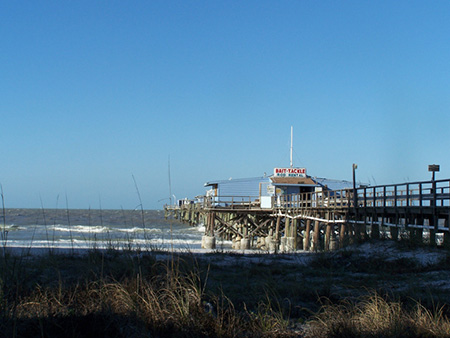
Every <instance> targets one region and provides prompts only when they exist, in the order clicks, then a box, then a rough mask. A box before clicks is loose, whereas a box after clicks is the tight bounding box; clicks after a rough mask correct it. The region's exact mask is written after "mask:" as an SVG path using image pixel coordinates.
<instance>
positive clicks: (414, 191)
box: [202, 179, 450, 210]
mask: <svg viewBox="0 0 450 338" xmlns="http://www.w3.org/2000/svg"><path fill="white" fill-rule="evenodd" d="M354 194H356V198H354ZM263 199H265V203H263ZM267 199H269V202H267ZM355 203H356V204H355ZM202 205H203V207H204V208H208V209H209V208H227V209H289V210H305V209H317V208H321V209H340V210H343V209H354V208H355V207H356V208H358V209H360V208H380V207H381V208H399V207H419V208H421V207H450V179H446V180H436V181H423V182H410V183H401V184H389V185H379V186H366V187H358V188H356V189H355V190H353V189H342V190H329V191H327V190H324V191H315V192H306V193H300V194H291V195H279V196H270V197H269V196H219V197H217V196H216V197H213V196H209V197H204V199H203V201H202Z"/></svg>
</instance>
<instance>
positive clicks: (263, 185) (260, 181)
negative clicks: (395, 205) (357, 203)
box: [205, 168, 353, 208]
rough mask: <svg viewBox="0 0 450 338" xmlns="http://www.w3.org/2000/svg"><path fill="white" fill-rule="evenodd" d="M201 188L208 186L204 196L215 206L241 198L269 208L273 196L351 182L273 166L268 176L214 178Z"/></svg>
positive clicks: (343, 186) (348, 185)
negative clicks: (272, 171)
mask: <svg viewBox="0 0 450 338" xmlns="http://www.w3.org/2000/svg"><path fill="white" fill-rule="evenodd" d="M205 187H206V188H208V190H207V191H206V196H207V197H210V198H211V199H212V200H213V201H214V202H215V205H216V206H218V205H222V206H227V205H228V204H230V203H234V202H238V201H241V202H248V203H249V204H251V203H260V205H261V207H262V208H270V207H272V204H271V203H272V201H273V200H274V199H273V197H282V196H288V195H297V194H302V193H312V192H320V191H324V190H326V191H335V190H336V191H337V190H343V189H351V188H352V187H353V183H352V182H349V181H343V180H333V179H326V178H317V177H311V176H308V175H306V169H305V168H275V169H274V174H273V175H271V176H266V175H265V176H262V177H250V178H239V179H232V178H230V179H228V180H215V181H209V182H206V183H205Z"/></svg>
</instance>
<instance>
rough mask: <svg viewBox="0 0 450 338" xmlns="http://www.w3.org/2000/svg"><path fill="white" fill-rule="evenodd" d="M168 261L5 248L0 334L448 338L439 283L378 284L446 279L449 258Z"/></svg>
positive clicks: (336, 256) (130, 255)
mask: <svg viewBox="0 0 450 338" xmlns="http://www.w3.org/2000/svg"><path fill="white" fill-rule="evenodd" d="M157 257H160V258H158V259H157ZM164 257H165V258H161V256H157V254H155V253H152V252H146V253H136V252H130V251H113V250H110V251H99V250H94V251H92V252H90V253H89V254H86V255H84V256H71V255H58V254H54V253H49V254H48V255H46V256H42V257H26V256H10V255H3V256H2V257H0V258H1V259H0V332H1V334H0V335H3V336H5V337H67V338H69V337H95V338H101V337H302V336H303V337H450V321H449V320H448V317H447V316H448V315H449V313H450V312H449V311H448V307H447V306H435V305H434V304H438V303H441V304H445V300H446V299H448V292H447V293H444V291H445V290H444V289H443V290H440V291H442V292H443V293H442V294H441V295H440V298H436V292H432V291H433V290H434V291H439V290H438V289H430V293H429V294H430V297H429V298H425V297H423V298H422V296H425V295H426V294H425V293H423V292H422V291H423V290H422V291H421V293H420V295H421V296H420V297H418V296H417V295H418V294H414V293H411V292H410V291H411V290H415V289H414V288H413V287H406V288H405V289H404V291H401V292H397V293H393V292H392V293H389V292H388V291H386V290H385V291H382V290H383V289H381V288H380V287H379V286H380V285H387V287H388V288H391V287H392V286H393V285H394V284H393V283H394V281H395V283H404V282H405V281H409V282H410V283H412V284H414V285H413V286H414V287H416V288H417V290H421V289H420V288H419V284H416V283H417V280H416V281H411V279H412V278H416V279H420V280H422V279H423V280H425V279H426V278H433V279H432V281H434V280H435V279H434V278H435V277H439V279H438V280H441V279H440V278H442V277H445V276H448V274H447V272H446V271H447V270H448V267H449V265H448V262H447V263H445V262H446V261H439V262H437V263H436V264H435V265H427V266H421V265H417V264H416V263H414V262H415V261H412V260H411V261H405V260H391V261H388V263H386V264H385V265H384V266H383V260H384V258H383V257H377V258H374V257H371V258H370V259H367V258H364V257H360V256H358V255H356V254H355V253H351V252H347V251H346V252H343V253H334V254H332V255H328V256H327V255H317V256H315V258H314V259H312V260H309V263H307V264H306V263H305V264H303V263H298V262H296V261H295V260H293V261H291V263H281V262H282V261H283V257H281V256H280V257H279V259H280V261H279V264H278V263H277V261H276V260H274V261H270V262H268V261H267V260H268V258H267V257H263V258H261V259H258V258H256V259H254V260H253V261H252V262H251V263H248V262H249V261H248V260H247V263H245V261H246V260H245V257H240V256H237V257H234V258H233V262H234V263H233V264H223V260H224V256H223V255H217V256H214V257H213V256H201V258H200V257H198V256H194V255H189V254H186V255H167V256H164ZM247 258H248V257H247ZM447 261H450V260H448V259H447ZM285 262H286V261H285ZM444 263H445V264H444ZM399 264H400V265H401V266H398V265H399ZM380 266H381V267H382V268H380ZM420 273H422V275H420V277H417V276H416V275H417V274H420ZM414 276H416V277H414ZM378 282H381V283H378ZM367 285H369V286H367ZM372 285H373V286H376V287H372ZM395 285H397V284H395ZM363 288H365V289H363ZM349 290H352V291H353V293H352V294H349V293H348V291H349ZM371 290H380V291H379V292H375V291H371ZM362 291H364V292H362ZM386 293H388V294H389V295H390V296H389V297H387V296H380V295H381V294H383V295H384V294H386ZM414 299H421V302H418V301H415V300H414ZM435 299H440V300H439V301H437V302H435V301H434V300H435Z"/></svg>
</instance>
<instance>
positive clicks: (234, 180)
mask: <svg viewBox="0 0 450 338" xmlns="http://www.w3.org/2000/svg"><path fill="white" fill-rule="evenodd" d="M263 181H267V182H269V178H268V177H249V178H229V179H228V180H216V181H209V182H206V183H205V184H204V186H205V187H210V186H214V185H218V184H234V183H248V182H263Z"/></svg>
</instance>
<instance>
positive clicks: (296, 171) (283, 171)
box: [273, 168, 306, 177]
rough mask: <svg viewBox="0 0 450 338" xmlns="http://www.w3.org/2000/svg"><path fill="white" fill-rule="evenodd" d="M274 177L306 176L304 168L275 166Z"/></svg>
mask: <svg viewBox="0 0 450 338" xmlns="http://www.w3.org/2000/svg"><path fill="white" fill-rule="evenodd" d="M273 174H274V176H275V177H306V168H275V169H274V170H273Z"/></svg>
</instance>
